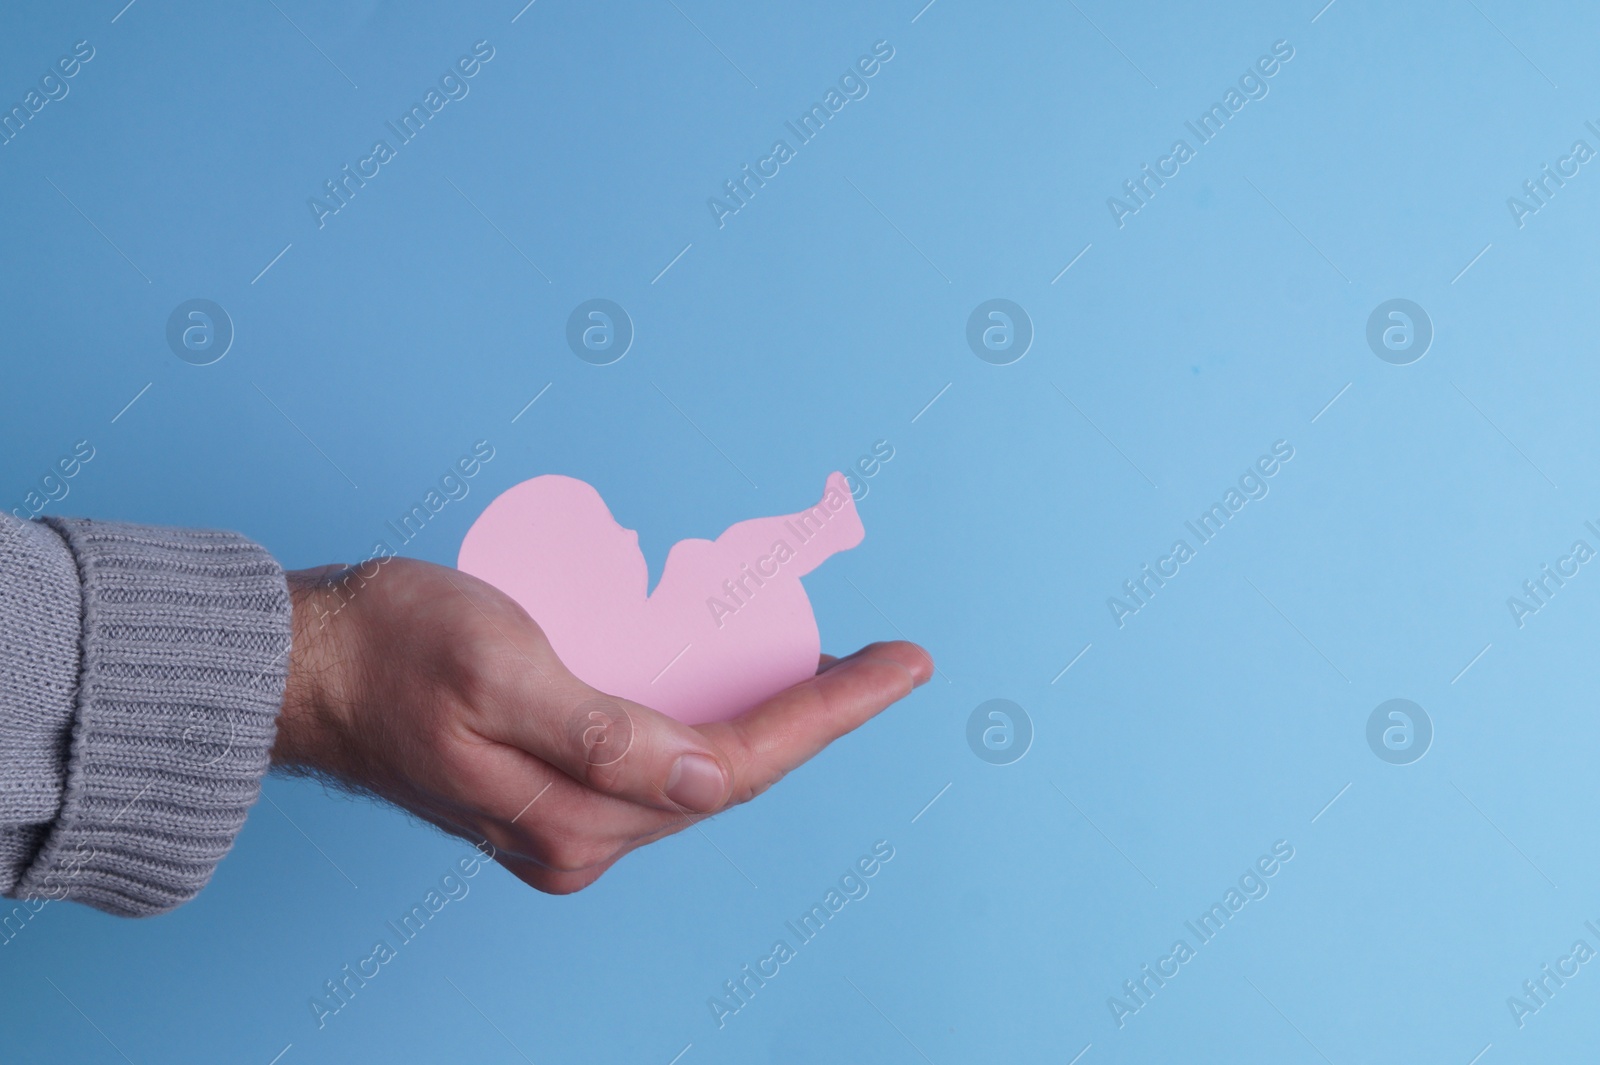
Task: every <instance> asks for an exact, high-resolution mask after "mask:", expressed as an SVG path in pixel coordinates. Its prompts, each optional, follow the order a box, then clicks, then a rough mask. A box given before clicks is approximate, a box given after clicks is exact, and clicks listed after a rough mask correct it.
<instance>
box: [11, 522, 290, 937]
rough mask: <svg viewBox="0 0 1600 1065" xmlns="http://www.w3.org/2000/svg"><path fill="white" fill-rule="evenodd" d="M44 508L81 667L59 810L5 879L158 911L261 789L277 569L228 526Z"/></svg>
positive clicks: (274, 698) (281, 607) (201, 873)
mask: <svg viewBox="0 0 1600 1065" xmlns="http://www.w3.org/2000/svg"><path fill="white" fill-rule="evenodd" d="M45 520H46V521H47V522H48V523H49V525H50V526H51V527H52V528H54V529H55V530H56V532H58V533H59V534H60V535H61V537H62V539H63V540H65V541H66V544H67V546H68V547H69V548H70V549H71V551H72V553H73V556H74V558H75V559H76V562H77V566H78V573H79V576H80V578H81V580H82V584H83V646H82V667H83V673H82V678H81V681H80V684H79V690H78V699H77V706H76V711H75V716H74V720H73V725H72V749H71V756H70V761H69V763H68V767H67V780H66V790H65V793H64V795H63V799H62V804H61V810H60V813H59V814H58V815H57V818H56V821H55V823H54V825H53V826H52V827H51V830H50V834H49V837H48V839H47V840H46V842H45V844H44V846H43V848H42V849H41V850H40V852H39V854H38V857H37V858H36V859H35V860H34V862H33V864H32V865H31V866H30V868H29V869H28V870H27V871H26V873H24V874H23V877H22V879H21V881H20V882H19V884H18V885H17V890H16V894H18V895H20V896H22V897H44V898H55V899H71V900H74V901H78V902H84V903H88V904H89V905H91V906H95V907H98V908H99V909H102V910H106V911H108V912H111V913H115V914H119V915H122V916H145V915H149V914H153V913H160V912H162V911H165V910H169V909H172V908H173V907H174V906H177V905H179V904H180V903H183V902H186V901H188V900H189V899H191V898H193V897H194V895H195V894H196V893H197V892H198V891H199V890H200V889H201V888H202V887H204V886H205V884H206V882H207V881H208V880H210V878H211V873H212V871H213V870H214V869H215V868H216V865H217V863H218V862H219V861H221V859H222V857H223V855H225V854H226V853H227V852H228V849H229V848H230V847H231V846H232V845H233V840H234V837H235V836H236V835H238V832H239V829H240V827H241V826H242V825H243V824H244V819H245V814H246V812H247V811H248V810H249V808H250V806H251V805H252V804H253V803H254V802H255V800H256V798H257V796H258V795H259V793H260V790H261V778H262V776H264V775H265V773H266V771H267V767H268V755H269V752H270V751H271V748H272V741H273V737H274V733H275V723H276V719H277V713H278V708H279V705H280V704H281V702H282V699H283V690H284V684H285V681H286V679H287V674H288V658H289V632H290V628H289V596H288V590H287V588H286V586H285V583H284V576H283V571H282V569H280V568H279V566H278V564H277V563H276V562H274V561H273V560H272V558H271V556H269V555H268V554H267V553H266V552H265V551H264V550H262V549H261V548H260V547H258V546H256V545H255V544H253V543H251V542H250V541H248V540H246V539H244V538H243V537H241V536H238V535H236V534H233V533H226V532H208V531H195V530H187V529H166V528H156V527H152V526H143V525H125V524H114V523H108V522H92V521H82V520H75V519H61V518H50V519H45Z"/></svg>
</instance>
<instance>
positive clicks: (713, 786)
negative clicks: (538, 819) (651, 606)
mask: <svg viewBox="0 0 1600 1065" xmlns="http://www.w3.org/2000/svg"><path fill="white" fill-rule="evenodd" d="M573 680H574V681H576V684H575V685H573V686H571V687H570V688H569V687H568V685H562V688H564V689H567V690H566V691H564V692H563V693H562V694H559V695H553V694H546V695H544V696H542V697H541V698H540V699H539V700H538V708H537V709H535V711H534V712H533V713H529V712H528V708H527V706H526V705H525V704H524V705H522V706H518V707H516V708H514V710H513V712H511V713H510V714H508V715H506V720H507V726H508V727H507V734H506V735H505V736H502V737H496V738H499V739H501V740H502V741H503V742H508V743H511V744H512V745H513V746H516V747H519V748H521V749H522V750H524V751H527V752H528V753H529V754H531V755H533V756H534V757H536V758H539V759H541V760H542V761H545V762H548V763H549V764H550V765H552V766H555V767H556V768H557V769H560V770H561V771H562V772H564V773H566V774H567V775H568V776H570V777H572V778H573V779H574V780H576V781H578V783H580V784H583V785H586V786H587V787H590V788H593V789H594V790H595V791H598V792H602V793H604V794H606V795H611V796H614V797H616V798H619V799H627V800H629V801H631V802H636V803H641V804H643V805H646V806H653V807H656V808H657V809H662V810H670V811H672V812H674V813H684V812H690V813H711V812H713V811H716V810H720V809H721V808H722V807H723V806H724V805H726V803H727V801H728V796H729V793H730V792H731V791H732V788H733V784H732V773H731V772H730V771H729V769H728V766H727V764H726V762H725V760H724V759H723V757H722V755H721V754H720V753H719V752H718V750H717V749H716V747H714V746H712V745H711V744H710V743H709V742H707V740H706V739H705V738H704V737H703V736H701V734H700V733H699V732H697V731H696V730H694V729H692V728H690V727H689V726H688V725H684V724H682V723H680V722H678V721H674V720H673V719H672V718H670V717H667V716H666V715H665V714H662V713H660V712H658V711H656V710H652V709H650V708H649V707H648V706H643V705H641V704H639V703H635V702H629V701H628V700H626V699H619V698H617V697H615V696H611V695H606V694H605V693H604V692H600V691H597V690H596V689H594V688H590V687H589V686H588V685H586V684H583V683H582V682H581V681H577V679H576V678H573Z"/></svg>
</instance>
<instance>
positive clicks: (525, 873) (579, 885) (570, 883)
mask: <svg viewBox="0 0 1600 1065" xmlns="http://www.w3.org/2000/svg"><path fill="white" fill-rule="evenodd" d="M620 857H621V855H620V854H619V855H618V856H617V858H620ZM617 858H613V859H611V860H610V861H607V862H602V863H601V864H599V865H595V866H591V867H590V868H588V869H578V870H572V871H570V872H563V871H558V870H554V869H546V868H545V867H544V866H542V865H540V864H539V863H538V862H531V861H528V860H527V859H526V858H516V857H513V856H511V855H509V854H499V855H496V856H495V859H494V860H495V861H497V862H499V863H500V864H501V865H502V866H504V867H505V869H506V870H507V871H508V872H510V873H511V875H512V876H514V877H516V878H517V879H518V880H520V881H522V882H523V883H524V884H527V885H528V886H529V887H531V888H535V889H537V890H539V891H543V892H544V893H545V894H547V895H570V894H572V893H573V892H574V891H582V890H583V889H584V888H586V887H588V886H589V885H590V884H592V883H594V882H595V881H596V880H599V879H600V877H601V876H603V875H604V874H605V871H606V870H607V869H610V868H611V866H612V865H613V864H614V863H615V862H616V860H617Z"/></svg>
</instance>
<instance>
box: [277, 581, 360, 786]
mask: <svg viewBox="0 0 1600 1065" xmlns="http://www.w3.org/2000/svg"><path fill="white" fill-rule="evenodd" d="M351 572H353V571H352V570H350V569H349V568H348V567H345V566H322V567H318V568H316V569H309V570H295V571H292V572H290V573H288V574H286V578H287V581H288V585H289V602H290V607H291V623H290V624H291V633H292V635H291V641H292V642H291V644H290V649H289V679H288V683H287V684H286V685H285V687H284V694H283V706H282V708H281V709H280V711H279V713H278V732H277V738H276V740H275V742H274V743H273V746H272V764H273V765H274V766H275V767H279V768H290V769H306V770H314V771H320V772H329V773H337V772H338V770H339V767H340V765H341V763H342V762H343V757H342V754H341V752H342V751H343V750H344V749H345V743H344V737H345V736H346V735H347V734H348V731H349V730H348V727H347V723H348V721H349V717H350V708H351V706H353V705H354V699H353V698H352V692H351V685H350V681H349V673H350V664H351V662H352V660H353V656H352V654H351V650H350V649H351V644H352V642H353V641H352V639H351V632H350V629H351V626H352V621H353V619H352V618H351V617H350V616H349V615H347V614H345V613H344V610H343V607H344V605H345V603H346V598H347V597H346V595H345V594H344V583H345V582H344V577H345V576H346V575H348V574H349V573H351Z"/></svg>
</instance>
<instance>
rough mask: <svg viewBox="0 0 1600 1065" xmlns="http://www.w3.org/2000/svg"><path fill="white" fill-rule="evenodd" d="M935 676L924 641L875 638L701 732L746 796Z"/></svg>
mask: <svg viewBox="0 0 1600 1065" xmlns="http://www.w3.org/2000/svg"><path fill="white" fill-rule="evenodd" d="M932 675H933V659H932V658H930V657H929V655H928V652H926V651H924V650H923V649H922V648H920V647H918V646H917V645H916V644H913V643H905V642H903V641H898V640H897V641H894V642H892V643H875V644H870V645H868V646H866V647H863V648H862V649H861V650H859V651H857V652H856V653H855V654H853V655H849V656H847V657H845V658H842V659H840V660H839V661H838V662H836V663H834V664H833V665H832V666H831V667H829V668H828V669H827V670H826V671H825V672H822V673H818V674H817V675H816V676H814V677H810V678H808V679H806V680H803V681H801V682H800V683H799V684H796V685H795V686H794V687H792V688H789V689H787V690H786V691H782V692H780V693H778V694H777V695H775V696H773V697H772V698H771V699H768V700H767V701H766V702H764V703H762V704H761V705H760V706H757V707H756V708H755V709H753V710H750V711H748V712H747V713H745V714H742V715H741V716H739V717H736V718H734V719H732V720H731V721H721V722H716V723H713V724H708V725H701V726H700V727H699V730H700V732H701V733H703V734H704V735H705V736H706V738H707V739H709V740H710V741H711V742H712V743H714V744H716V745H717V746H718V747H719V748H720V749H721V750H722V752H723V754H724V755H725V757H726V758H727V760H728V764H729V765H730V766H731V768H732V770H733V779H734V787H733V794H732V801H733V802H746V801H748V800H750V799H752V798H754V797H755V796H757V795H759V794H761V793H762V792H763V791H765V790H766V789H767V788H769V787H771V786H772V785H773V784H775V783H777V781H778V780H780V779H781V778H782V777H783V776H784V774H785V773H788V772H789V771H790V770H791V769H793V768H795V767H796V766H798V765H800V764H801V763H802V762H804V761H806V760H807V759H809V758H810V757H812V756H813V755H815V754H816V753H817V752H818V751H820V750H822V748H824V747H826V746H827V745H828V744H830V743H832V742H833V741H834V740H836V739H838V738H839V737H840V736H842V735H844V734H845V733H847V732H850V731H851V730H853V729H855V728H857V727H859V726H860V725H861V724H862V723H863V722H865V721H867V720H868V719H870V718H871V717H872V716H873V715H875V714H877V713H878V712H879V711H881V710H883V709H884V708H886V707H887V706H889V705H890V704H891V703H894V702H896V701H898V700H900V699H902V698H904V697H905V696H907V695H909V694H910V693H911V691H912V689H914V688H916V687H917V686H919V685H921V684H924V683H926V682H927V680H928V678H929V677H931V676H932Z"/></svg>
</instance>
